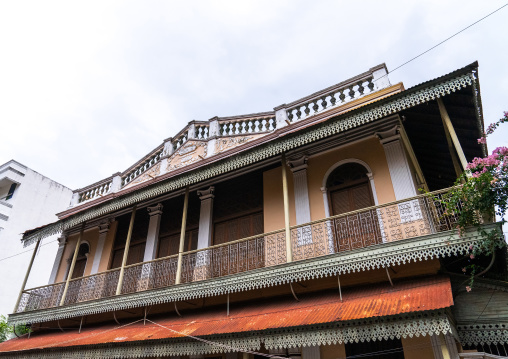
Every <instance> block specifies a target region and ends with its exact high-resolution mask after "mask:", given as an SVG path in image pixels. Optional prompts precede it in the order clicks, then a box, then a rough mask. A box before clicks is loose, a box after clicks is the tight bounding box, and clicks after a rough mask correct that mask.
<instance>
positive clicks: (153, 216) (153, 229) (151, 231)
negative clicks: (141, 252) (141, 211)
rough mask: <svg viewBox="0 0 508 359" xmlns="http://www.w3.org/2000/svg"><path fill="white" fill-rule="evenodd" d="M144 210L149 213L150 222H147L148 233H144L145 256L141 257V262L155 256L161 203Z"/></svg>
mask: <svg viewBox="0 0 508 359" xmlns="http://www.w3.org/2000/svg"><path fill="white" fill-rule="evenodd" d="M146 210H147V211H148V214H149V215H150V222H149V223H148V233H147V235H146V246H145V256H144V257H143V262H148V261H151V260H152V259H155V258H156V257H157V248H158V245H159V228H160V222H161V216H162V204H161V203H158V204H157V205H155V206H153V207H148V208H147V209H146Z"/></svg>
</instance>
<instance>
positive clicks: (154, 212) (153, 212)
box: [146, 203, 163, 217]
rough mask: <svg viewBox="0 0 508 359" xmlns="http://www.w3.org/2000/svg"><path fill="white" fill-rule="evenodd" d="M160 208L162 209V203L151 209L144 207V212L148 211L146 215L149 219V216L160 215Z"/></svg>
mask: <svg viewBox="0 0 508 359" xmlns="http://www.w3.org/2000/svg"><path fill="white" fill-rule="evenodd" d="M162 208H163V205H162V203H157V204H156V205H155V206H153V207H146V210H147V211H148V214H149V215H150V217H151V216H155V215H161V214H162Z"/></svg>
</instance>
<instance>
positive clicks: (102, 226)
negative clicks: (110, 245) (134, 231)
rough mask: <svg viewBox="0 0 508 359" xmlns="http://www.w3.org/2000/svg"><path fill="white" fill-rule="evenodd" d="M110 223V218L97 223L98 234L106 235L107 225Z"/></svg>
mask: <svg viewBox="0 0 508 359" xmlns="http://www.w3.org/2000/svg"><path fill="white" fill-rule="evenodd" d="M111 222H113V220H112V219H111V218H108V219H106V220H104V221H101V222H100V223H99V234H102V233H108V231H109V225H110V224H111Z"/></svg>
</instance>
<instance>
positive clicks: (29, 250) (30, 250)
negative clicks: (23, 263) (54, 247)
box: [0, 239, 57, 262]
mask: <svg viewBox="0 0 508 359" xmlns="http://www.w3.org/2000/svg"><path fill="white" fill-rule="evenodd" d="M56 241H57V239H54V240H52V241H49V242H47V243H44V244H41V245H40V246H39V250H40V248H41V247H43V246H45V245H47V244H50V243H53V242H56ZM32 251H33V249H27V250H26V251H22V252H19V253H16V254H13V255H11V256H8V257H5V258H2V259H0V262H1V261H4V260H6V259H9V258H12V257H16V256H19V255H22V254H24V253H27V252H32Z"/></svg>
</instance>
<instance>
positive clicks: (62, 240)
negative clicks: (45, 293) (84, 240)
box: [48, 235, 67, 284]
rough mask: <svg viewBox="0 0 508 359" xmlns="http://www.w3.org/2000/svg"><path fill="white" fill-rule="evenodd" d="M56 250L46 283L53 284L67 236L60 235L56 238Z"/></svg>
mask: <svg viewBox="0 0 508 359" xmlns="http://www.w3.org/2000/svg"><path fill="white" fill-rule="evenodd" d="M57 240H58V250H57V252H56V257H55V262H54V263H53V268H52V269H51V275H50V276H49V282H48V284H53V283H55V281H56V276H57V274H58V268H60V264H61V263H62V256H63V253H64V249H65V244H66V243H67V237H66V236H64V235H63V236H61V237H59V238H58V239H57Z"/></svg>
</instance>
